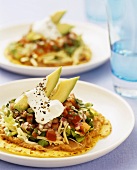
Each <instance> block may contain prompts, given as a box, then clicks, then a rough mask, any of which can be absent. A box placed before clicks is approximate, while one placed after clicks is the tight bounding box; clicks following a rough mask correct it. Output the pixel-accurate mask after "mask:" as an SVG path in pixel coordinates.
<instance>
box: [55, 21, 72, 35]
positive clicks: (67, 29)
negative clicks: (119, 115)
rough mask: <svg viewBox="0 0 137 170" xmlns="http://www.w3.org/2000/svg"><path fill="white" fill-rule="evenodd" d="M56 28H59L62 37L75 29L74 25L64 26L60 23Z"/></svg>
mask: <svg viewBox="0 0 137 170" xmlns="http://www.w3.org/2000/svg"><path fill="white" fill-rule="evenodd" d="M56 26H57V29H58V31H59V32H60V33H61V34H62V35H65V34H67V33H69V32H70V31H71V29H72V28H73V27H74V26H73V25H70V24H62V23H58V24H57V25H56Z"/></svg>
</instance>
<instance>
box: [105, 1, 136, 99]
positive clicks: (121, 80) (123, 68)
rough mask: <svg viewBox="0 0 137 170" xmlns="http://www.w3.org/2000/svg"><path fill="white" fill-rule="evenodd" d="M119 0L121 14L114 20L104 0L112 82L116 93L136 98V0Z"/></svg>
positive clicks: (108, 2) (107, 2)
mask: <svg viewBox="0 0 137 170" xmlns="http://www.w3.org/2000/svg"><path fill="white" fill-rule="evenodd" d="M119 1H121V2H122V5H121V6H120V9H121V15H120V16H119V18H118V19H117V20H115V21H114V20H113V18H112V15H113V14H112V10H111V8H110V5H111V4H110V0H106V9H107V17H108V32H109V38H110V48H111V58H110V63H111V70H112V78H113V84H114V89H115V91H116V92H117V93H118V94H121V95H122V96H126V97H131V98H137V12H136V9H137V1H136V0H119ZM113 12H114V11H113Z"/></svg>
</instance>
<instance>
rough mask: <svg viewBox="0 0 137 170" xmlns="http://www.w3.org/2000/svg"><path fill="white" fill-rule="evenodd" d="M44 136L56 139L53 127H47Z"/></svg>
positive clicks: (52, 139)
mask: <svg viewBox="0 0 137 170" xmlns="http://www.w3.org/2000/svg"><path fill="white" fill-rule="evenodd" d="M46 137H47V139H48V140H51V141H56V133H55V131H54V130H53V129H49V130H48V131H47V133H46Z"/></svg>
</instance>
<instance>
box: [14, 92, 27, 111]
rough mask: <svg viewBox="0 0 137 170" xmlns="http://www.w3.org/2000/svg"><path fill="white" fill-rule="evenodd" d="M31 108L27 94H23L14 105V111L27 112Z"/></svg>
mask: <svg viewBox="0 0 137 170" xmlns="http://www.w3.org/2000/svg"><path fill="white" fill-rule="evenodd" d="M28 107H29V105H28V98H27V96H26V95H25V94H22V95H21V96H20V97H19V98H18V100H17V102H16V103H15V105H14V109H17V110H18V111H23V110H26V109H27V108H28Z"/></svg>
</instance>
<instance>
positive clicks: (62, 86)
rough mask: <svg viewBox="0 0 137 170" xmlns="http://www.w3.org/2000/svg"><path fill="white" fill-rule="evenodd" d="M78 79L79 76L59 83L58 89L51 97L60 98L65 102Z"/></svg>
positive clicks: (53, 98) (52, 98)
mask: <svg viewBox="0 0 137 170" xmlns="http://www.w3.org/2000/svg"><path fill="white" fill-rule="evenodd" d="M78 79H79V77H74V78H71V79H67V80H64V81H61V82H60V83H59V84H58V86H57V89H56V91H55V92H54V93H53V95H51V96H50V99H51V100H59V101H60V102H62V103H63V102H64V101H65V100H66V99H67V97H68V96H69V94H70V92H71V91H72V89H73V88H74V86H75V84H76V82H77V80H78Z"/></svg>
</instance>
